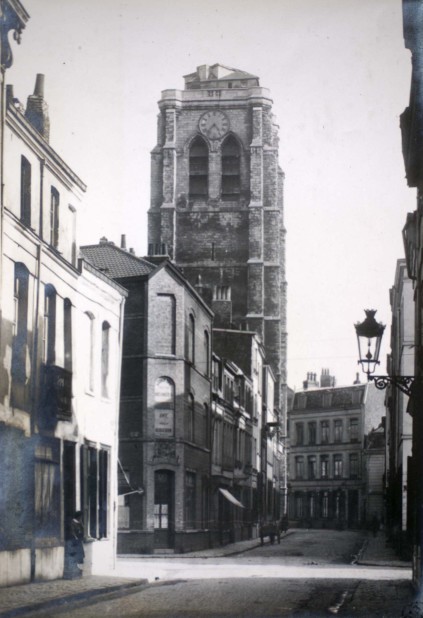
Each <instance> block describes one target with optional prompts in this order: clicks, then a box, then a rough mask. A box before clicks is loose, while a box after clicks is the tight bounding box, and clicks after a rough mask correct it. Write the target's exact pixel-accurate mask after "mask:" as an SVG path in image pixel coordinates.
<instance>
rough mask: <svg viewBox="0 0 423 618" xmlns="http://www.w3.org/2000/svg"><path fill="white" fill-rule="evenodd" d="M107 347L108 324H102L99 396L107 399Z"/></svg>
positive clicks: (108, 341) (108, 339)
mask: <svg viewBox="0 0 423 618" xmlns="http://www.w3.org/2000/svg"><path fill="white" fill-rule="evenodd" d="M109 346H110V324H109V323H108V322H103V324H102V325H101V396H102V397H108V396H109V393H108V388H107V380H108V377H109V355H110V351H109Z"/></svg>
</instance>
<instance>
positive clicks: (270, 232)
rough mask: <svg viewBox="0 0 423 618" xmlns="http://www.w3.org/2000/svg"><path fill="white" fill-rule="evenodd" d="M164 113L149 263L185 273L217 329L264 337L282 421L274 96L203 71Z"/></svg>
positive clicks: (218, 68)
mask: <svg viewBox="0 0 423 618" xmlns="http://www.w3.org/2000/svg"><path fill="white" fill-rule="evenodd" d="M159 108H160V114H159V120H158V143H157V146H156V147H155V148H154V150H153V151H152V175H151V206H150V210H149V229H148V239H149V248H148V252H149V256H150V257H151V258H152V259H154V256H160V255H163V254H165V255H166V254H167V255H168V256H169V257H170V258H171V259H172V260H173V261H174V263H175V264H176V265H177V266H179V267H180V268H181V269H182V270H183V272H184V275H185V277H186V278H187V279H188V280H189V281H190V282H191V284H192V285H194V286H195V287H196V289H197V290H198V291H200V292H201V294H202V295H203V297H204V298H205V299H206V300H207V302H208V303H209V305H210V306H211V307H212V309H213V311H214V312H215V326H218V327H219V328H222V327H223V328H232V329H234V328H235V329H243V330H244V329H247V330H251V331H255V332H257V333H258V334H259V335H260V336H261V337H262V339H263V342H264V345H265V350H266V358H267V361H268V362H269V364H270V365H271V367H272V369H273V371H274V373H275V375H276V377H277V380H278V383H279V388H278V397H277V399H278V402H277V403H278V404H279V405H280V408H281V410H282V411H283V412H284V413H285V412H286V404H285V402H286V281H285V228H284V223H283V177H284V176H283V172H282V170H281V169H280V167H279V165H278V141H279V140H278V126H277V125H276V123H275V118H274V116H273V114H272V100H271V98H270V93H269V91H268V90H267V89H266V88H261V87H260V85H259V78H258V77H256V76H254V75H251V74H249V73H246V72H244V71H240V70H237V69H232V68H229V67H226V66H222V65H219V64H215V65H213V66H208V65H203V66H200V67H198V68H197V71H196V72H195V73H191V74H190V75H187V76H186V77H185V89H184V90H164V91H163V92H162V97H161V99H160V101H159ZM284 416H285V414H284Z"/></svg>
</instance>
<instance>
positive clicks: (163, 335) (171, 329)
mask: <svg viewBox="0 0 423 618" xmlns="http://www.w3.org/2000/svg"><path fill="white" fill-rule="evenodd" d="M157 303H158V307H157V313H158V315H160V316H161V319H160V328H159V329H157V345H156V353H157V354H175V345H176V301H175V297H174V296H172V295H170V294H158V295H157Z"/></svg>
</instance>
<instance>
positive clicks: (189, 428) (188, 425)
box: [185, 394, 195, 442]
mask: <svg viewBox="0 0 423 618" xmlns="http://www.w3.org/2000/svg"><path fill="white" fill-rule="evenodd" d="M194 430H195V402H194V397H193V396H192V395H191V394H189V395H188V401H187V403H186V408H185V437H186V439H187V440H189V441H190V442H194V436H195V433H194Z"/></svg>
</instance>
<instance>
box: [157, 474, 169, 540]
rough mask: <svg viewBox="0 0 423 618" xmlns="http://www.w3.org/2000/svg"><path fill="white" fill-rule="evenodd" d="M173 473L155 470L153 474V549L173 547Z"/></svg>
mask: <svg viewBox="0 0 423 618" xmlns="http://www.w3.org/2000/svg"><path fill="white" fill-rule="evenodd" d="M173 532H174V473H173V472H171V471H169V470H157V471H156V472H155V473H154V547H155V548H156V549H169V548H172V547H173V546H174V535H173Z"/></svg>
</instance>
